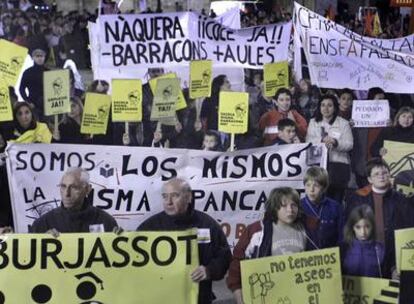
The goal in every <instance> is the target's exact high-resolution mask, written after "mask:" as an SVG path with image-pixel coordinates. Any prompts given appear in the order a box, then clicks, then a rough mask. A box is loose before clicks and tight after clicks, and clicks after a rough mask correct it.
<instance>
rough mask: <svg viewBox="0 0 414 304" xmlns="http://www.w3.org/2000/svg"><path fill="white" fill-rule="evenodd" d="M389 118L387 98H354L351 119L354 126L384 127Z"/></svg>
mask: <svg viewBox="0 0 414 304" xmlns="http://www.w3.org/2000/svg"><path fill="white" fill-rule="evenodd" d="M389 119H390V105H389V103H388V100H354V101H353V103H352V120H353V121H354V127H355V128H377V127H386V126H387V122H388V120H389Z"/></svg>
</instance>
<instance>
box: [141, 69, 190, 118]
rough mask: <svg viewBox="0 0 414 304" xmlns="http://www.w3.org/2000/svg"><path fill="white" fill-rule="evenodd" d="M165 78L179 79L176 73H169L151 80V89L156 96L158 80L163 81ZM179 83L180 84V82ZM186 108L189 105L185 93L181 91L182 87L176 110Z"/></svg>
mask: <svg viewBox="0 0 414 304" xmlns="http://www.w3.org/2000/svg"><path fill="white" fill-rule="evenodd" d="M163 78H177V75H176V74H175V73H167V74H164V75H161V76H159V77H156V78H152V79H150V81H149V84H150V87H151V91H152V93H153V94H154V95H155V90H156V87H157V80H158V79H163ZM177 79H178V78H177ZM178 81H179V79H178ZM178 83H180V81H179V82H178ZM186 107H187V103H186V102H185V97H184V94H183V91H182V90H181V86H180V90H179V91H178V99H177V105H176V106H175V109H176V110H177V111H178V110H182V109H185V108H186Z"/></svg>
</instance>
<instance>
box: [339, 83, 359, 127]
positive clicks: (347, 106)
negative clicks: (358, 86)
mask: <svg viewBox="0 0 414 304" xmlns="http://www.w3.org/2000/svg"><path fill="white" fill-rule="evenodd" d="M338 96H339V98H338V103H339V113H338V116H340V117H342V118H344V119H346V120H348V121H349V120H350V119H351V117H352V103H353V101H354V99H355V95H354V92H353V91H352V90H351V89H348V88H345V89H343V90H340V91H339V92H338Z"/></svg>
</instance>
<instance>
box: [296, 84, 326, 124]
mask: <svg viewBox="0 0 414 304" xmlns="http://www.w3.org/2000/svg"><path fill="white" fill-rule="evenodd" d="M319 97H320V94H319V92H318V90H317V88H316V87H314V86H312V85H311V83H310V81H309V80H308V79H301V80H300V81H299V84H298V85H297V86H295V93H294V95H293V99H294V100H295V104H296V107H297V109H298V110H299V112H300V113H301V114H302V115H303V117H305V119H306V121H309V120H310V119H311V118H312V117H313V115H314V113H315V110H316V108H317V105H318V100H319Z"/></svg>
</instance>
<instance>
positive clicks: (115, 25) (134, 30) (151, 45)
mask: <svg viewBox="0 0 414 304" xmlns="http://www.w3.org/2000/svg"><path fill="white" fill-rule="evenodd" d="M98 22H99V38H98V39H99V44H100V48H99V47H98V48H97V49H95V46H93V45H92V52H98V53H99V56H100V59H99V60H100V66H101V67H103V68H121V67H134V66H135V67H137V68H142V67H160V66H163V65H165V64H170V63H174V64H175V65H185V66H187V65H188V64H189V63H190V61H191V60H207V59H210V60H212V61H213V62H214V65H215V67H233V68H235V67H239V68H240V67H241V68H255V69H260V68H262V66H263V65H264V64H265V63H270V62H277V61H285V60H287V59H288V45H289V38H290V32H291V28H292V23H291V22H287V23H278V24H271V25H263V26H256V27H251V28H247V29H240V30H235V29H230V28H227V27H225V26H223V25H222V24H220V23H218V22H217V21H215V20H213V19H210V18H208V17H206V16H202V15H198V14H195V13H193V12H185V13H164V14H140V15H103V16H101V17H100V18H99V21H98Z"/></svg>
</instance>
